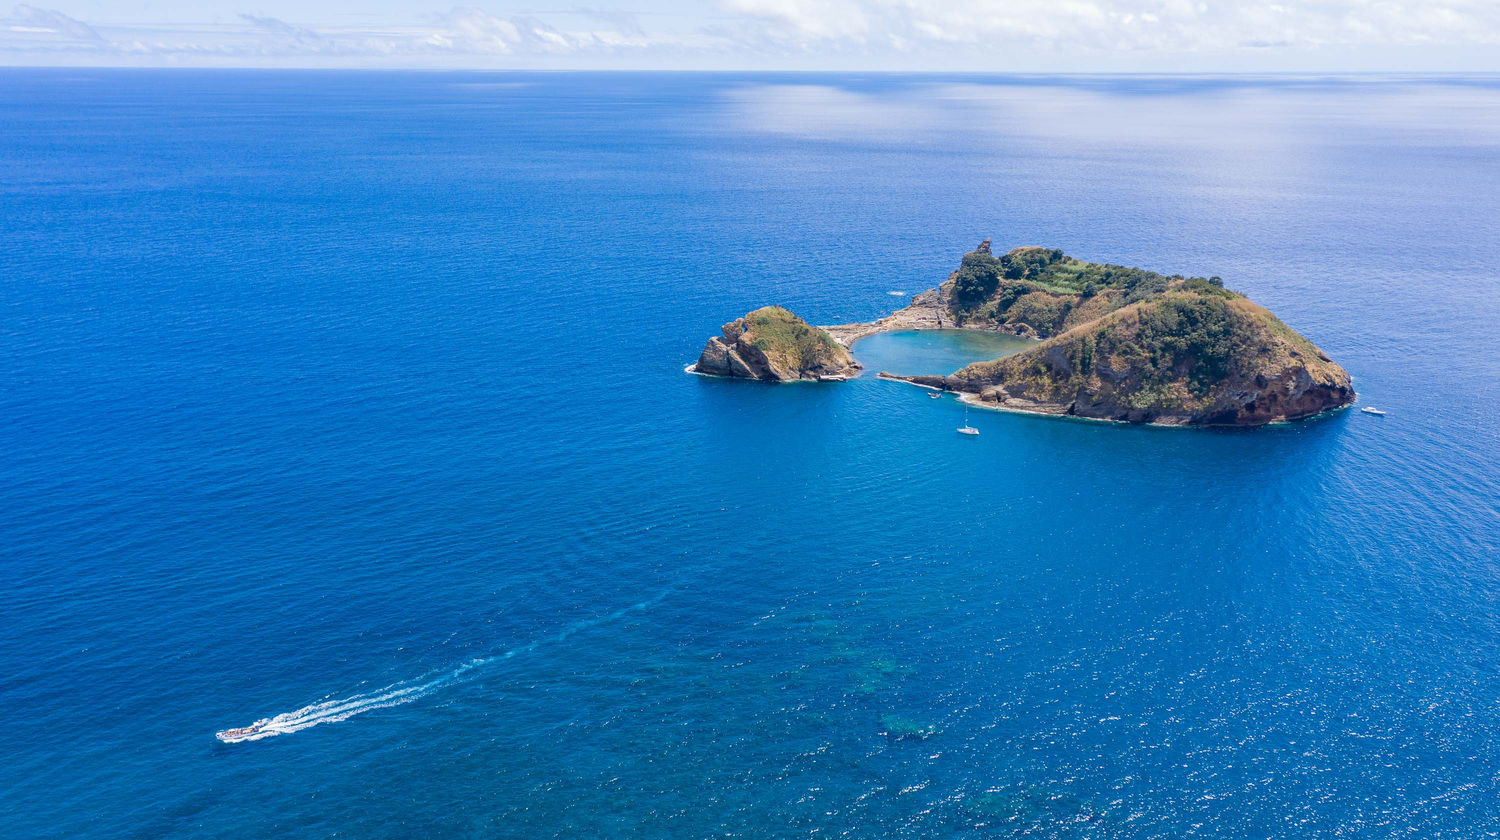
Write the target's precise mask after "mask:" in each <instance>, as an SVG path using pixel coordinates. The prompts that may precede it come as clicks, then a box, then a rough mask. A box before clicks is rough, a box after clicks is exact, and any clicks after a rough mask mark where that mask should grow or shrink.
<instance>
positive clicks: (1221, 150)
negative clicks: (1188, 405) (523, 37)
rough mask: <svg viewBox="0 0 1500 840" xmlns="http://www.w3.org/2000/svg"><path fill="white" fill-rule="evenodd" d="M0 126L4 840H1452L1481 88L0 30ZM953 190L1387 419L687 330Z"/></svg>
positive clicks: (905, 346) (781, 293)
mask: <svg viewBox="0 0 1500 840" xmlns="http://www.w3.org/2000/svg"><path fill="white" fill-rule="evenodd" d="M0 125H3V126H4V127H5V128H4V130H3V131H0V208H3V211H0V280H3V283H0V617H3V618H0V720H3V725H0V834H3V835H4V836H5V837H7V838H260V837H339V838H394V837H432V838H447V837H454V838H477V837H485V838H496V837H514V838H543V837H553V838H580V837H662V838H667V837H671V838H702V837H710V836H716V837H740V838H762V837H765V838H771V837H775V838H781V837H809V838H812V837H844V838H890V837H910V838H927V837H943V838H948V837H954V838H956V837H1062V838H1186V837H1203V838H1251V837H1255V838H1310V837H1360V838H1365V837H1421V838H1478V837H1486V836H1494V835H1495V834H1496V833H1500V327H1497V324H1500V78H1497V77H1389V78H1386V77H1350V78H1320V77H1292V76H1286V77H1268V78H1212V77H1201V78H1200V77H1142V78H1135V77H1059V78H1050V77H1014V78H1007V77H947V76H937V75H925V76H884V75H761V76H736V75H691V74H664V75H649V74H620V75H591V74H561V73H548V74H464V73H430V74H422V73H410V74H382V73H362V74H354V73H350V74H340V73H302V72H254V73H252V72H228V71H224V72H190V71H175V72H173V71H162V72H145V71H105V70H3V71H0ZM985 237H991V238H993V239H994V240H995V243H996V248H997V249H1001V250H1004V249H1008V248H1010V247H1013V246H1018V245H1027V244H1035V245H1045V246H1050V247H1057V248H1062V249H1063V250H1065V251H1066V252H1067V253H1069V254H1071V255H1074V256H1077V257H1080V258H1084V259H1089V260H1096V261H1106V262H1113V263H1122V264H1126V265H1136V266H1142V267H1145V268H1150V269H1155V270H1160V271H1163V272H1166V273H1176V272H1181V273H1185V274H1204V275H1207V274H1217V275H1220V276H1222V277H1223V278H1224V279H1225V281H1226V283H1227V285H1229V286H1230V287H1231V288H1234V289H1237V290H1239V291H1242V292H1244V293H1246V294H1248V295H1249V296H1251V297H1252V298H1253V299H1255V300H1256V301H1258V302H1260V303H1262V304H1264V305H1266V306H1268V307H1270V308H1271V309H1272V310H1273V311H1275V312H1276V313H1277V314H1278V315H1280V316H1281V317H1282V319H1283V320H1285V321H1286V322H1287V323H1288V324H1290V325H1291V326H1292V327H1294V328H1296V329H1297V330H1299V331H1301V332H1302V333H1304V334H1305V335H1307V336H1308V337H1309V338H1311V339H1312V340H1313V341H1315V342H1316V343H1318V344H1319V345H1320V346H1321V347H1322V348H1323V349H1324V350H1326V351H1327V352H1328V353H1329V354H1330V355H1331V356H1332V357H1333V358H1334V359H1335V360H1337V361H1339V362H1340V363H1342V364H1343V365H1344V366H1345V367H1346V368H1347V369H1348V370H1349V371H1350V372H1351V373H1352V374H1353V376H1354V379H1355V384H1356V387H1357V388H1358V390H1359V392H1360V396H1361V403H1362V404H1374V405H1377V406H1379V407H1381V408H1384V409H1386V410H1387V411H1388V412H1389V414H1388V415H1387V416H1386V417H1383V418H1380V417H1372V416H1369V415H1364V414H1360V413H1358V412H1343V413H1339V414H1336V415H1333V416H1328V417H1325V418H1322V419H1318V420H1315V421H1310V422H1303V423H1297V424H1291V425H1283V426H1279V427H1269V428H1262V429H1255V430H1216V431H1203V430H1196V431H1195V430H1172V429H1159V428H1141V427H1129V426H1121V425H1114V424H1104V423H1091V422H1080V421H1069V420H1058V419H1048V418H1038V417H1029V416H1021V415H1014V414H1003V413H994V412H980V411H971V412H970V417H971V422H972V423H973V424H974V425H975V426H977V427H978V428H979V429H980V431H981V435H980V436H979V437H977V438H967V437H963V436H960V435H956V434H954V428H955V427H956V426H958V425H960V424H961V422H962V418H963V410H962V408H961V406H959V405H958V404H957V403H956V402H954V401H953V400H951V399H943V400H929V399H928V398H927V396H926V394H925V392H923V391H921V390H919V389H916V388H911V387H908V386H904V385H901V384H898V383H891V382H887V381H881V380H878V379H875V378H873V377H863V378H860V379H858V380H854V381H850V382H847V383H841V384H804V385H795V386H771V385H764V384H759V383H747V382H736V381H724V380H715V379H708V378H703V377H696V376H689V375H685V374H684V373H683V367H684V365H686V364H688V363H689V362H691V361H693V360H694V359H695V358H696V356H697V354H698V351H699V350H700V348H701V347H702V345H703V342H704V340H705V339H706V338H707V337H708V336H709V335H710V334H712V333H714V332H716V331H717V329H718V327H719V325H720V324H722V323H724V322H725V321H728V320H731V319H732V318H735V317H737V316H739V315H742V314H743V313H745V312H746V311H747V310H749V309H752V308H755V307H758V306H761V305H764V304H769V303H778V304H782V305H785V306H787V307H790V308H792V309H793V310H794V311H796V312H797V313H798V314H800V315H803V316H805V317H806V318H808V319H809V320H810V321H812V322H814V323H832V322H836V321H839V320H867V319H870V318H874V317H877V316H879V315H882V314H884V313H886V312H888V311H890V310H892V309H894V308H896V307H898V306H901V305H903V304H904V303H905V301H906V297H905V295H909V294H913V293H916V292H919V291H921V290H923V289H926V288H930V287H932V286H934V285H936V284H937V283H938V282H940V281H941V280H943V279H944V278H945V277H946V276H947V274H948V273H949V272H950V271H951V270H952V269H953V268H954V267H955V266H956V265H957V262H958V259H959V256H960V255H961V254H962V253H963V252H965V251H967V250H971V249H972V248H973V247H974V246H975V245H977V244H978V243H979V241H980V240H981V239H983V238H985ZM989 349H990V348H988V347H984V346H975V345H974V344H972V343H967V344H966V343H965V342H964V341H963V340H956V341H955V340H948V339H945V338H944V337H942V336H922V335H920V334H919V335H917V336H914V337H913V336H886V337H882V338H879V339H870V340H869V341H868V343H866V344H865V345H864V346H863V347H856V351H857V355H860V356H861V358H864V359H865V361H866V364H867V365H870V366H871V367H872V368H875V367H876V366H877V365H878V366H879V367H884V368H889V369H894V370H898V371H900V372H912V373H915V372H946V369H951V368H952V367H953V366H954V365H955V363H957V362H962V361H964V360H966V359H968V358H972V357H973V356H974V354H975V353H979V354H981V355H982V354H983V353H984V352H988V350H989ZM263 718H273V719H274V721H273V724H272V726H271V729H272V730H274V731H275V732H276V733H277V734H275V735H274V737H265V738H261V739H259V740H248V741H243V742H240V743H232V744H226V743H221V742H220V741H219V740H217V739H216V738H215V733H216V732H218V731H220V730H223V729H226V728H230V727H242V726H246V725H249V724H250V723H252V722H254V721H256V720H259V719H263Z"/></svg>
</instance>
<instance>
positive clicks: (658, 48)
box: [0, 0, 1500, 70]
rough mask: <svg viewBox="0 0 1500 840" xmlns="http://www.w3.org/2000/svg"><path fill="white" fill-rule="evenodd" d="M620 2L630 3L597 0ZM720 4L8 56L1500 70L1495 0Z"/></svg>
mask: <svg viewBox="0 0 1500 840" xmlns="http://www.w3.org/2000/svg"><path fill="white" fill-rule="evenodd" d="M490 1H491V2H495V3H502V2H503V3H512V2H517V0H490ZM611 1H613V2H622V0H594V2H596V3H598V2H611ZM225 2H237V0H225ZM715 8H716V11H710V12H698V13H691V12H686V11H682V10H681V8H680V7H679V6H676V5H674V6H672V9H673V11H672V12H671V13H658V14H655V15H644V16H643V15H637V14H632V13H630V12H626V11H621V10H619V9H614V8H593V7H580V8H575V9H572V10H570V11H566V12H557V11H554V12H545V13H543V12H537V13H533V14H529V15H520V14H509V13H502V12H499V11H496V10H495V9H494V8H493V7H492V6H487V7H478V6H459V7H454V8H452V9H450V10H448V11H447V12H443V13H439V14H430V15H427V16H426V17H425V18H414V19H409V20H407V21H405V22H403V23H400V24H394V23H393V24H387V25H383V26H382V25H363V26H353V25H350V24H348V23H347V22H344V23H330V22H326V21H317V20H308V21H303V20H289V19H284V18H277V17H269V16H263V15H254V14H239V15H238V18H237V19H235V20H234V21H233V22H231V23H228V24H209V23H194V24H183V23H174V24H170V25H168V24H155V25H152V24H145V23H140V24H110V25H104V24H96V23H95V24H91V23H86V22H84V21H82V20H78V19H76V18H74V17H71V16H69V15H67V14H65V13H63V12H60V11H56V10H52V9H45V8H41V7H37V6H32V5H20V6H16V7H15V8H14V9H13V10H12V12H11V13H10V15H9V16H7V17H5V18H3V19H0V62H3V63H10V64H17V63H68V62H69V61H70V60H85V59H80V58H79V57H80V56H83V57H87V58H86V60H87V61H94V62H107V61H108V60H109V57H110V56H124V57H132V58H139V59H140V60H141V62H142V63H150V61H151V57H152V56H155V57H158V58H160V59H161V61H163V62H171V63H183V62H186V63H194V62H199V61H200V60H201V62H202V63H220V64H234V63H260V64H311V65H328V66H349V65H356V66H357V65H392V66H400V65H417V66H421V65H434V66H658V67H661V66H666V67H671V66H687V67H690V66H726V65H727V66H740V67H760V68H767V69H769V68H773V67H778V66H784V67H798V68H818V67H831V66H839V67H898V66H899V67H902V68H907V69H936V70H942V69H980V70H983V69H1008V70H1014V69H1041V70H1047V69H1064V70H1067V69H1080V67H1083V68H1084V69H1088V68H1089V67H1090V66H1093V65H1100V64H1104V65H1107V66H1106V67H1105V69H1200V68H1201V67H1203V66H1208V67H1209V68H1210V69H1212V67H1213V65H1215V64H1216V63H1217V64H1219V65H1223V64H1224V63H1225V62H1226V61H1229V60H1231V59H1234V57H1236V56H1238V57H1240V58H1239V59H1235V60H1242V61H1246V62H1258V65H1257V66H1261V67H1263V68H1265V69H1278V68H1277V67H1276V62H1277V61H1278V56H1287V55H1291V54H1293V53H1299V54H1302V55H1309V54H1317V53H1318V52H1319V51H1322V53H1321V54H1323V55H1335V54H1340V53H1339V51H1340V50H1343V51H1346V52H1347V51H1350V50H1364V51H1366V54H1373V55H1376V56H1377V57H1378V56H1380V55H1382V54H1384V53H1382V52H1381V51H1382V50H1389V49H1409V50H1415V51H1417V53H1418V54H1420V55H1425V56H1428V57H1429V58H1438V59H1441V58H1442V57H1443V56H1446V55H1449V54H1452V53H1453V51H1454V50H1459V51H1462V50H1465V49H1467V50H1469V53H1468V54H1470V55H1474V54H1478V55H1484V56H1488V57H1487V58H1484V59H1482V61H1483V62H1484V67H1483V68H1482V69H1500V51H1493V50H1491V49H1490V48H1493V47H1494V46H1496V45H1500V0H1435V1H1434V2H1423V1H1422V0H1311V1H1307V2H1305V1H1304V0H1247V2H1232V3H1231V2H1207V0H718V2H717V6H716V7H715ZM695 14H696V16H695ZM1485 50H1489V52H1485ZM1184 56H1186V57H1189V58H1186V59H1184V58H1182V57H1184ZM1192 57H1196V58H1192ZM241 60H242V61H241ZM1152 62H1155V63H1154V64H1153V63H1152ZM1174 62H1175V63H1174ZM1194 62H1196V63H1197V64H1196V66H1195V65H1194ZM1038 63H1041V64H1042V65H1043V66H1035V65H1037V64H1038ZM1471 63H1472V62H1471ZM1049 65H1050V66H1049ZM1231 69H1232V68H1231Z"/></svg>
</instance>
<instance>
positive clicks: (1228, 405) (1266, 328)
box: [896, 291, 1355, 426]
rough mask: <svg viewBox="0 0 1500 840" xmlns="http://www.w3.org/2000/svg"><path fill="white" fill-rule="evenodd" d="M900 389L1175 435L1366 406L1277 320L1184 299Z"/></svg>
mask: <svg viewBox="0 0 1500 840" xmlns="http://www.w3.org/2000/svg"><path fill="white" fill-rule="evenodd" d="M1190 324H1191V325H1192V327H1193V328H1192V329H1189V328H1188V326H1189V325H1190ZM896 378H900V379H904V380H906V381H909V382H914V383H916V384H918V385H926V386H929V387H935V388H945V389H948V390H952V391H961V392H965V393H970V394H974V395H976V396H977V397H978V398H979V400H980V401H981V402H985V403H991V404H993V405H995V406H996V407H999V408H1006V409H1011V410H1015V411H1027V412H1032V413H1036V414H1062V415H1070V416H1075V417H1090V418H1096V419H1102V420H1119V421H1123V422H1127V423H1155V424H1159V425H1169V426H1199V425H1203V426H1258V425H1263V424H1265V423H1273V422H1279V421H1283V420H1299V419H1303V418H1306V417H1311V416H1313V415H1316V414H1321V413H1322V412H1325V411H1328V410H1330V409H1335V408H1341V407H1343V406H1346V405H1348V404H1349V403H1351V402H1353V400H1354V396H1355V394H1354V389H1353V387H1352V386H1351V384H1350V380H1349V374H1348V373H1347V372H1346V371H1345V370H1344V369H1343V368H1341V367H1339V366H1338V365H1336V364H1334V363H1333V362H1332V361H1331V360H1330V359H1329V358H1328V357H1327V356H1326V355H1324V354H1323V352H1322V351H1321V350H1319V349H1318V348H1317V347H1315V346H1314V345H1313V344H1312V343H1311V342H1309V341H1308V340H1307V339H1305V338H1303V337H1302V336H1300V335H1298V334H1296V333H1295V332H1293V331H1292V330H1291V329H1289V328H1287V327H1286V326H1285V325H1284V324H1282V323H1281V322H1280V321H1278V320H1277V319H1276V318H1275V316H1273V315H1271V313H1270V312H1267V311H1266V310H1265V309H1263V308H1261V307H1259V306H1256V305H1255V304H1253V303H1251V302H1250V301H1248V300H1245V299H1244V298H1240V297H1234V298H1229V297H1222V296H1219V295H1218V294H1209V295H1204V294H1194V293H1188V292H1182V291H1177V292H1171V293H1167V294H1164V295H1162V296H1161V297H1159V298H1156V299H1153V300H1151V301H1148V302H1143V303H1138V304H1134V305H1131V306H1128V307H1125V308H1123V309H1120V310H1117V311H1115V312H1113V313H1111V314H1110V315H1108V316H1106V317H1104V318H1101V319H1098V320H1097V321H1093V322H1090V323H1087V324H1083V325H1080V326H1078V327H1075V328H1074V329H1072V330H1069V331H1067V332H1065V333H1063V334H1062V335H1059V336H1057V337H1055V338H1052V339H1050V340H1048V341H1045V342H1043V343H1041V344H1038V345H1037V346H1036V347H1033V348H1031V349H1030V350H1026V351H1024V352H1021V353H1018V354H1016V355H1014V356H1009V357H1006V358H1004V359H998V360H996V361H993V362H980V363H978V364H974V365H970V366H968V367H966V368H964V369H963V370H960V371H958V372H957V373H954V374H952V375H950V376H915V377H896Z"/></svg>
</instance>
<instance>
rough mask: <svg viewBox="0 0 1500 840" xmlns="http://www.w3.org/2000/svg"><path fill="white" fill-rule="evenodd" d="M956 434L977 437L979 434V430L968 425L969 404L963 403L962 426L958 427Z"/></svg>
mask: <svg viewBox="0 0 1500 840" xmlns="http://www.w3.org/2000/svg"><path fill="white" fill-rule="evenodd" d="M958 433H959V434H961V435H977V434H979V430H978V429H976V428H974V427H973V426H970V425H969V404H968V403H964V424H963V425H962V426H959V427H958Z"/></svg>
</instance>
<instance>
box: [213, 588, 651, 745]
mask: <svg viewBox="0 0 1500 840" xmlns="http://www.w3.org/2000/svg"><path fill="white" fill-rule="evenodd" d="M668 592H670V590H668ZM665 597H667V592H662V593H661V594H659V595H657V596H656V597H654V598H652V599H650V600H647V601H641V602H640V603H638V604H631V605H630V606H628V607H621V608H620V609H618V610H615V611H614V612H612V613H610V614H609V615H606V616H602V617H600V618H589V619H583V620H581V621H575V622H573V623H572V624H570V625H568V626H567V627H565V628H563V629H562V631H561V632H558V633H556V634H554V635H552V636H547V637H545V638H542V639H538V640H536V641H533V642H530V643H528V644H525V645H522V646H521V647H518V648H512V649H511V650H508V651H505V652H504V653H500V654H496V655H494V656H487V657H484V658H481V659H473V660H470V661H468V662H465V663H464V664H462V665H460V666H458V667H457V668H453V669H452V670H449V671H442V672H438V673H436V674H428V675H427V676H424V677H419V678H417V679H414V680H403V681H401V682H398V683H392V684H391V685H388V686H386V687H385V688H381V689H377V690H375V691H367V692H365V693H363V694H355V695H352V696H349V697H345V698H343V699H342V700H325V701H323V702H321V703H313V704H312V705H310V706H303V707H302V708H300V709H297V710H296V711H292V712H282V713H281V714H279V715H276V716H274V717H269V718H261V719H260V720H257V721H256V722H254V723H252V724H250V725H249V726H242V727H236V728H232V729H224V730H220V731H219V732H215V733H214V737H215V738H218V739H219V740H220V741H223V742H224V743H226V744H238V743H241V742H243V741H259V740H261V739H262V738H273V737H275V736H277V735H290V734H291V733H293V732H301V731H302V730H304V729H308V728H310V727H314V726H318V725H319V724H324V723H339V722H340V721H345V720H348V719H349V718H352V717H354V716H355V715H359V714H364V713H365V712H371V711H374V710H376V709H388V708H390V707H392V706H400V705H403V704H406V703H410V702H412V701H414V700H420V699H421V698H423V697H426V696H427V695H429V694H431V693H432V692H434V691H437V690H439V689H441V688H445V687H447V686H450V685H457V684H459V683H462V682H464V681H466V680H467V679H469V678H471V676H472V673H473V671H474V670H475V669H477V668H481V667H483V666H485V665H490V664H493V663H496V662H504V661H505V660H507V659H510V658H512V657H514V656H516V655H517V654H522V653H529V652H531V651H533V650H536V649H537V648H538V647H541V646H542V645H543V644H556V643H558V642H564V641H567V639H568V637H570V636H573V635H574V634H576V633H581V632H583V631H584V630H588V629H591V628H594V627H598V626H599V625H601V624H608V623H609V622H611V621H617V620H619V619H621V618H623V617H625V616H626V615H628V614H630V613H632V612H636V611H638V610H644V609H649V608H650V607H653V606H656V605H657V604H658V603H661V600H662V599H663V598H665Z"/></svg>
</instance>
